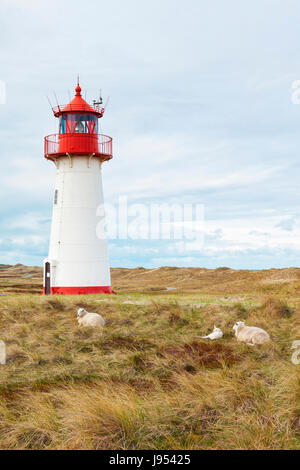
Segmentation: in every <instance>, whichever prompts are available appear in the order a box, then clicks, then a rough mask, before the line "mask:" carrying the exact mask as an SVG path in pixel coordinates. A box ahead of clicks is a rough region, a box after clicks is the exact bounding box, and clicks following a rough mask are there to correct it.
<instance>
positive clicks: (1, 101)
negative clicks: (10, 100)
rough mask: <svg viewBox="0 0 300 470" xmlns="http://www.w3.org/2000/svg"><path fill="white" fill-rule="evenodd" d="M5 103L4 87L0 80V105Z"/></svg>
mask: <svg viewBox="0 0 300 470" xmlns="http://www.w3.org/2000/svg"><path fill="white" fill-rule="evenodd" d="M5 103H6V85H5V82H4V81H3V80H0V104H5Z"/></svg>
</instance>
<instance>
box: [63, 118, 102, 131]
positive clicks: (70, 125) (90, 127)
mask: <svg viewBox="0 0 300 470" xmlns="http://www.w3.org/2000/svg"><path fill="white" fill-rule="evenodd" d="M59 133H60V134H73V133H81V134H98V119H97V117H96V116H94V115H92V114H73V113H70V114H64V115H63V116H61V118H60V124H59Z"/></svg>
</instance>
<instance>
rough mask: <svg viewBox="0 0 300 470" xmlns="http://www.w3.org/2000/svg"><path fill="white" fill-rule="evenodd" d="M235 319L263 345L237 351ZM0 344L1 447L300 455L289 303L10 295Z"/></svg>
mask: <svg viewBox="0 0 300 470" xmlns="http://www.w3.org/2000/svg"><path fill="white" fill-rule="evenodd" d="M79 307H84V308H86V309H87V310H89V311H94V312H99V313H101V314H102V315H103V317H104V318H105V319H106V321H107V325H106V327H105V328H104V329H103V331H102V330H100V331H99V330H95V329H90V328H79V327H78V325H77V323H76V318H75V317H76V310H77V309H78V308H79ZM237 320H245V321H246V323H248V324H255V325H257V326H261V327H263V328H265V329H267V330H268V332H269V333H270V335H271V338H272V342H271V343H270V344H265V345H262V346H258V347H255V348H251V347H248V346H246V345H243V344H239V343H237V342H236V340H235V338H234V336H233V331H232V326H233V324H234V323H235V321H237ZM214 324H216V325H218V326H220V327H221V328H222V330H223V331H224V333H225V335H224V338H223V339H222V340H221V341H217V342H209V341H207V340H203V339H201V336H203V335H205V334H207V333H208V332H210V331H211V329H212V328H213V325H214ZM0 338H1V339H3V340H4V341H5V342H6V344H7V352H8V361H7V364H6V365H5V366H0V449H300V365H299V366H297V365H294V364H293V363H292V362H291V353H292V351H291V349H290V348H291V344H292V341H294V340H296V339H300V316H299V305H298V298H297V297H292V296H290V297H288V296H287V295H286V296H285V297H283V298H279V297H277V296H275V297H274V296H273V297H272V296H271V297H265V296H264V295H262V294H257V293H255V294H253V295H252V294H249V295H248V294H247V295H246V294H245V295H241V296H240V297H239V301H238V302H236V301H234V300H231V299H230V298H228V297H227V298H223V297H221V296H220V295H219V296H217V295H212V294H205V295H204V294H203V295H200V294H197V293H196V292H194V293H193V294H190V295H184V294H179V293H177V294H176V295H175V294H174V295H170V294H168V295H166V294H164V295H158V294H157V293H156V294H155V295H152V294H151V293H150V294H138V293H135V294H126V293H121V294H120V295H118V296H100V295H98V296H96V295H95V296H52V297H44V296H36V295H30V294H21V295H13V294H8V295H7V296H4V297H2V298H0Z"/></svg>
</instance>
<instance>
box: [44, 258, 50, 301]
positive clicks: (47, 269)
mask: <svg viewBox="0 0 300 470" xmlns="http://www.w3.org/2000/svg"><path fill="white" fill-rule="evenodd" d="M50 279H51V278H50V263H49V262H48V261H47V262H46V263H45V294H46V295H50V293H51V283H50Z"/></svg>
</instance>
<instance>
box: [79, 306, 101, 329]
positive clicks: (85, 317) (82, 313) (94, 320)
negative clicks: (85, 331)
mask: <svg viewBox="0 0 300 470" xmlns="http://www.w3.org/2000/svg"><path fill="white" fill-rule="evenodd" d="M77 321H78V324H79V325H80V326H96V327H103V326H104V325H105V320H104V318H102V317H101V315H99V313H91V312H87V311H86V310H85V309H84V308H80V309H79V310H78V312H77Z"/></svg>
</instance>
